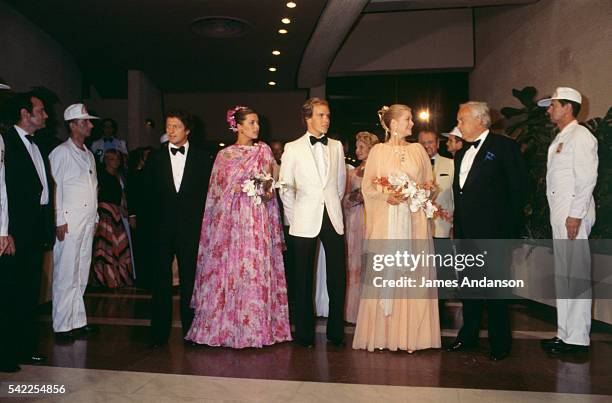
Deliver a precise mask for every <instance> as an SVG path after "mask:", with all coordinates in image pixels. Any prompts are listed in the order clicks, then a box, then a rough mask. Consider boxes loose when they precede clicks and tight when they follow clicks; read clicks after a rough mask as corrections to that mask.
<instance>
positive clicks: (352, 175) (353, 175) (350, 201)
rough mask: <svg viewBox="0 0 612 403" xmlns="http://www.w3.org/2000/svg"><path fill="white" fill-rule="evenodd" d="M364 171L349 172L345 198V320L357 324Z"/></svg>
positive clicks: (363, 227) (363, 228)
mask: <svg viewBox="0 0 612 403" xmlns="http://www.w3.org/2000/svg"><path fill="white" fill-rule="evenodd" d="M363 171H364V169H363V166H360V167H359V168H356V169H353V170H350V171H349V172H348V175H347V178H348V184H349V186H350V188H349V189H348V191H347V193H346V195H345V196H344V222H345V225H344V228H345V230H344V233H345V237H346V251H347V252H346V263H347V264H346V304H345V306H344V319H345V320H346V321H347V322H350V323H356V322H357V312H358V311H359V299H360V298H359V297H360V296H361V263H362V253H363V233H364V231H365V219H364V208H363V198H361V197H360V196H361V181H362V179H363Z"/></svg>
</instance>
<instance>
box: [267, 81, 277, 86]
mask: <svg viewBox="0 0 612 403" xmlns="http://www.w3.org/2000/svg"><path fill="white" fill-rule="evenodd" d="M268 85H272V86H274V85H276V81H268Z"/></svg>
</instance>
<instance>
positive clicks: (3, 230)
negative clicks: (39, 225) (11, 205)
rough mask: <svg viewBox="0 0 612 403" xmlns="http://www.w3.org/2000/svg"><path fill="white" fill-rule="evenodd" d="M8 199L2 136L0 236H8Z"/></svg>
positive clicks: (0, 155)
mask: <svg viewBox="0 0 612 403" xmlns="http://www.w3.org/2000/svg"><path fill="white" fill-rule="evenodd" d="M8 227H9V222H8V198H7V196H6V182H5V181H4V140H3V139H2V136H0V236H7V235H8Z"/></svg>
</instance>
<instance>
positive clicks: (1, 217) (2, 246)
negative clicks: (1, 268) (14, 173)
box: [0, 83, 15, 256]
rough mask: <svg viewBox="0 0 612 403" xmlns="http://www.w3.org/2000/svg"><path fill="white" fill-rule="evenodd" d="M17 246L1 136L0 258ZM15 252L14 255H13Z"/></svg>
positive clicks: (6, 86) (4, 86) (2, 88)
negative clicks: (10, 229) (11, 227)
mask: <svg viewBox="0 0 612 403" xmlns="http://www.w3.org/2000/svg"><path fill="white" fill-rule="evenodd" d="M10 89H11V87H9V86H8V85H6V84H2V83H0V90H10ZM14 248H15V245H14V244H13V242H12V238H11V237H10V236H9V234H8V200H7V197H6V183H5V182H4V140H3V139H2V136H1V135H0V256H2V255H3V254H4V253H7V254H13V253H14V250H13V249H14ZM11 252H13V253H11Z"/></svg>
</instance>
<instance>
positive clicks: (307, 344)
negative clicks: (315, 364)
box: [294, 339, 314, 348]
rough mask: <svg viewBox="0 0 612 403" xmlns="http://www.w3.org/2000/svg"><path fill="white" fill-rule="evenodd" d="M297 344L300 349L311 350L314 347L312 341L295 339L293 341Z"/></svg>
mask: <svg viewBox="0 0 612 403" xmlns="http://www.w3.org/2000/svg"><path fill="white" fill-rule="evenodd" d="M294 341H295V342H296V343H297V344H299V345H300V346H302V347H306V348H313V347H314V341H312V340H300V339H295V340H294Z"/></svg>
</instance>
